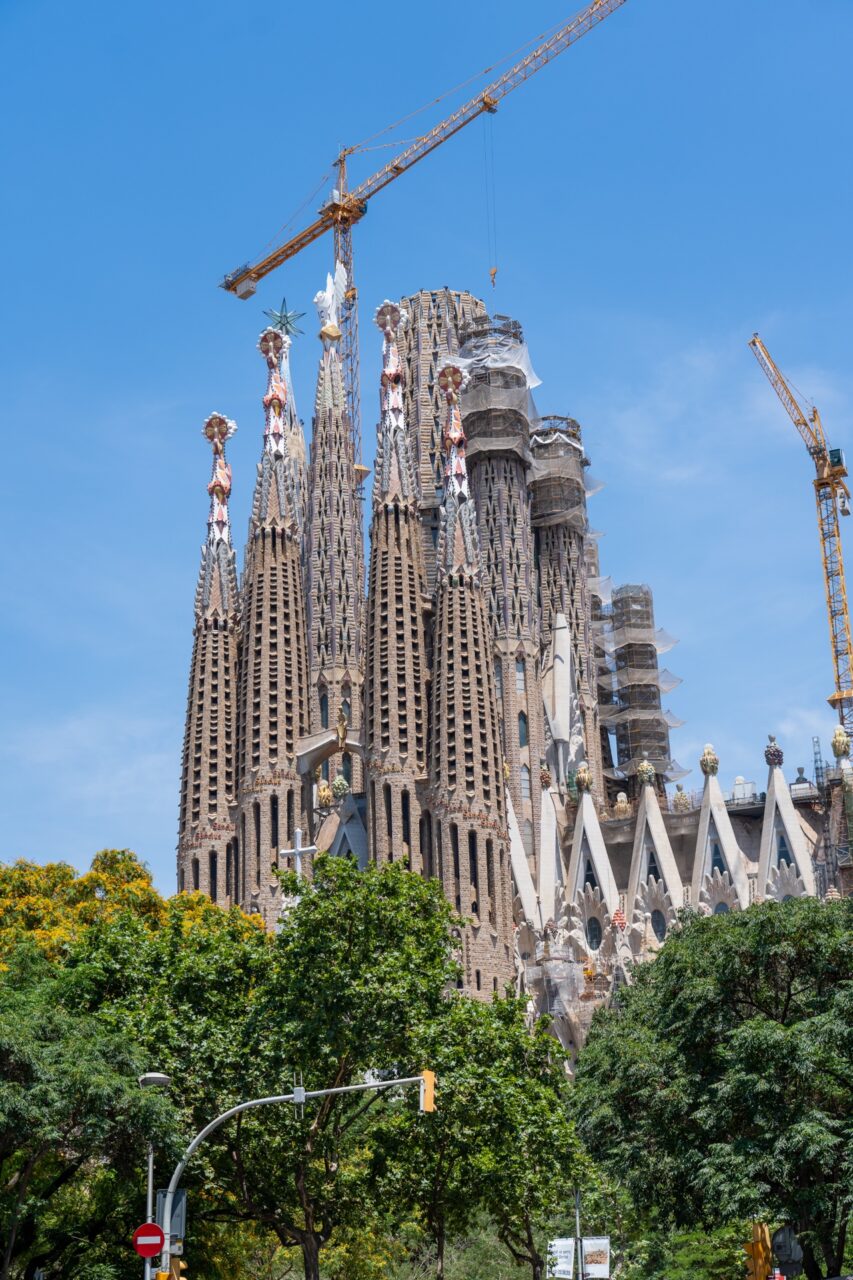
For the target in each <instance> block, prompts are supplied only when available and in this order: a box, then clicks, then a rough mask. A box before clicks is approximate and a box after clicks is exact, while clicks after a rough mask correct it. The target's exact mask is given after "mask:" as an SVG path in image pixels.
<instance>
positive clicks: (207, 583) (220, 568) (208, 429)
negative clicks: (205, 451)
mask: <svg viewBox="0 0 853 1280" xmlns="http://www.w3.org/2000/svg"><path fill="white" fill-rule="evenodd" d="M236 430H237V424H236V423H234V422H232V421H231V420H230V418H226V417H224V416H223V414H221V413H212V414H211V415H210V417H209V418H207V419H206V420H205V423H204V426H203V427H202V435H203V436H204V437H205V438H206V439H207V440H209V441H210V444H211V446H212V449H213V467H212V471H211V476H210V482H209V484H208V486H207V492H208V494H209V495H210V513H209V514H208V517H207V541H206V543H205V545H204V547H203V548H202V553H201V568H200V570H199V576H198V586H197V588H196V602H195V608H196V619H197V620H198V619H200V618H202V617H205V616H214V617H223V618H224V617H226V616H227V615H228V614H229V613H232V612H234V611H235V610H236V609H237V572H236V566H235V563H234V549H233V547H232V545H231V520H230V518H229V514H228V499H229V498H230V496H231V467H230V466H229V464H228V461H227V460H226V457H225V443H226V441H228V440H230V439H231V437H232V436H233V435H234V433H235V431H236Z"/></svg>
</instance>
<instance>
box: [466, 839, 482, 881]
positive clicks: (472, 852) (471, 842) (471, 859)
mask: <svg viewBox="0 0 853 1280" xmlns="http://www.w3.org/2000/svg"><path fill="white" fill-rule="evenodd" d="M468 878H469V880H470V881H471V888H472V890H473V891H474V894H475V895H477V896H478V895H479V891H480V876H479V868H478V866H477V833H476V831H469V832H468Z"/></svg>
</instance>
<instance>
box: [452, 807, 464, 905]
mask: <svg viewBox="0 0 853 1280" xmlns="http://www.w3.org/2000/svg"><path fill="white" fill-rule="evenodd" d="M450 848H451V851H452V853H453V900H454V902H455V904H456V910H457V911H461V910H462V896H461V892H460V888H459V828H458V827H457V825H456V823H455V822H451V824H450Z"/></svg>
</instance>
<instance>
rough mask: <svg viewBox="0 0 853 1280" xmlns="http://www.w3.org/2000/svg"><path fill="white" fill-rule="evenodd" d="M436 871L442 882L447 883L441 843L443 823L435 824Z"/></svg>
mask: <svg viewBox="0 0 853 1280" xmlns="http://www.w3.org/2000/svg"><path fill="white" fill-rule="evenodd" d="M435 864H436V865H435V869H436V872H437V873H438V877H439V879H440V880H441V881H445V879H446V877H445V874H444V851H443V848H442V842H441V823H440V822H437V823H436V824H435Z"/></svg>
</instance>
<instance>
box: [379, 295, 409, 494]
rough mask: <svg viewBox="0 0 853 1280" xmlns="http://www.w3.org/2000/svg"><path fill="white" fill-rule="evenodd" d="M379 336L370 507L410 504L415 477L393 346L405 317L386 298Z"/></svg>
mask: <svg viewBox="0 0 853 1280" xmlns="http://www.w3.org/2000/svg"><path fill="white" fill-rule="evenodd" d="M375 320H376V325H377V328H378V329H379V330H380V332H381V333H382V337H383V344H382V376H381V382H380V390H379V404H380V410H381V416H380V420H379V433H378V434H379V441H378V449H377V458H376V475H375V477H374V482H373V502H374V506H376V505H379V504H381V503H383V502H387V503H392V502H394V501H395V500H399V499H402V500H403V501H407V502H408V501H411V500H413V499H414V496H415V478H414V469H413V467H412V461H411V454H410V452H409V437H408V432H407V430H406V419H405V416H404V413H403V386H404V382H405V374H404V370H403V364H402V361H401V360H400V352H399V349H398V346H397V332H398V330H399V329H402V328H405V326H406V324H407V323H408V316H407V314H406V312H405V311H401V310H400V308H399V307H398V306H397V305H396V303H394V302H389V301H388V300H387V299H386V300H385V302H383V303H382V306H381V307H378V308H377V310H376V315H375Z"/></svg>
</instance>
